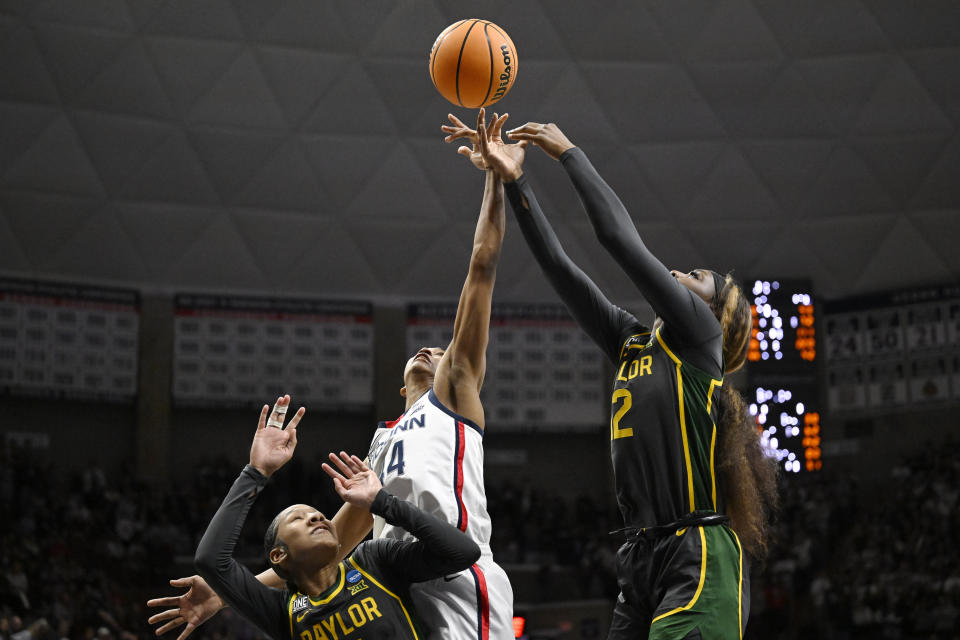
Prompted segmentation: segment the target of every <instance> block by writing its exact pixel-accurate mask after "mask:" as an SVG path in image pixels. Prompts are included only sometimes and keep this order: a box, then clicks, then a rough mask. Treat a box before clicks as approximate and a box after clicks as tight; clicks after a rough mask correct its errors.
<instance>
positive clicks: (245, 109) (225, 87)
mask: <svg viewBox="0 0 960 640" xmlns="http://www.w3.org/2000/svg"><path fill="white" fill-rule="evenodd" d="M187 118H188V120H189V121H190V122H198V123H199V122H203V123H209V124H213V123H217V124H228V125H232V126H237V127H250V128H261V129H284V128H286V125H287V124H288V123H286V122H285V121H284V118H283V112H282V110H281V109H280V105H278V104H277V99H276V98H275V97H274V95H273V91H271V89H270V86H269V84H268V83H267V81H266V80H265V79H264V77H263V73H262V72H261V70H260V65H259V64H258V63H257V59H256V58H255V57H254V55H253V52H251V51H245V52H243V53H242V54H240V57H239V58H237V59H236V60H234V61H233V63H232V64H231V65H230V66H229V67H228V68H227V69H226V70H225V71H224V72H223V75H221V76H220V77H219V78H218V79H217V80H216V81H215V82H214V83H213V86H212V87H210V90H209V91H207V92H206V93H205V94H203V95H202V96H201V97H200V98H199V99H198V100H197V101H196V102H195V103H194V105H193V107H192V108H191V109H190V111H189V113H188V114H187Z"/></svg>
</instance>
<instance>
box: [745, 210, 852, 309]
mask: <svg viewBox="0 0 960 640" xmlns="http://www.w3.org/2000/svg"><path fill="white" fill-rule="evenodd" d="M748 276H749V277H751V278H760V277H763V278H807V279H810V280H813V281H814V283H815V286H814V289H815V290H816V291H817V293H818V294H823V295H826V296H827V297H835V296H836V294H837V292H838V291H843V290H844V289H847V288H849V286H850V282H851V281H852V279H853V277H851V276H850V275H849V274H846V273H843V272H841V273H835V272H831V271H829V270H828V269H826V268H825V267H824V266H823V265H822V264H821V263H820V261H819V260H818V259H817V258H816V256H815V254H813V252H811V250H810V248H809V247H808V246H807V244H806V242H805V240H804V238H800V237H799V236H798V235H797V233H796V230H795V229H794V228H793V227H790V226H788V227H785V228H783V229H781V231H780V232H779V233H777V234H775V235H773V236H772V237H770V238H768V239H767V242H766V246H765V251H764V253H763V255H761V256H760V257H759V258H758V259H757V260H756V262H754V263H753V264H752V265H750V268H749V270H746V269H745V270H744V271H741V272H739V276H738V277H739V278H740V280H741V282H743V281H745V280H746V278H747V277H748Z"/></svg>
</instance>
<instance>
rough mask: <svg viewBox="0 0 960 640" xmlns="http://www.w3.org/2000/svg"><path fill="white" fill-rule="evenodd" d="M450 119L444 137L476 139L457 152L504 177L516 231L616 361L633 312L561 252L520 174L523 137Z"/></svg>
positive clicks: (574, 312)
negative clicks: (505, 136) (509, 137)
mask: <svg viewBox="0 0 960 640" xmlns="http://www.w3.org/2000/svg"><path fill="white" fill-rule="evenodd" d="M504 119H505V117H504ZM450 120H451V122H452V123H453V125H454V126H449V125H448V126H444V127H442V130H443V131H444V132H446V133H448V134H449V135H448V136H447V138H446V141H447V142H452V141H453V140H456V139H460V138H467V139H470V140H472V141H474V149H473V150H471V149H469V148H468V147H460V149H458V153H460V154H462V155H465V156H468V157H470V159H471V161H472V162H473V164H474V165H476V166H479V167H490V168H493V169H494V170H495V171H496V172H497V174H498V175H500V176H501V177H502V178H503V180H504V181H505V191H506V195H507V197H508V198H509V199H510V204H511V206H512V208H513V211H514V213H515V214H516V216H517V221H518V222H519V224H520V230H521V231H522V232H523V237H524V239H526V241H527V244H528V245H529V246H530V249H531V251H532V252H533V254H534V257H535V258H536V259H537V262H538V263H539V264H540V268H541V269H542V270H543V272H544V274H545V275H546V276H547V279H548V280H549V281H550V283H551V284H552V285H553V287H554V289H555V290H556V291H557V293H558V294H559V296H560V298H561V299H562V300H563V302H564V304H566V306H567V308H568V309H569V310H570V313H571V314H572V315H573V316H574V318H575V319H576V320H577V322H578V323H579V324H580V326H581V327H582V328H583V329H584V331H586V332H587V334H588V335H589V336H590V337H591V338H592V339H593V340H594V342H596V343H597V344H598V345H599V346H600V348H601V349H602V350H603V352H604V353H606V354H607V357H609V358H610V359H611V360H614V361H616V360H617V358H618V356H619V350H620V342H621V340H622V337H623V333H624V331H625V329H627V328H628V327H630V326H633V325H636V324H638V323H637V321H636V319H635V318H634V317H633V316H632V315H630V314H629V313H627V312H626V311H624V310H623V309H620V308H619V307H616V306H614V305H613V304H611V303H610V301H609V300H607V298H606V296H604V295H603V293H602V292H601V291H600V289H599V287H597V286H596V284H594V282H593V281H592V280H590V278H588V277H587V275H586V274H585V273H584V272H583V271H582V270H581V269H580V268H579V267H578V266H577V265H576V264H574V263H573V261H572V260H571V259H570V258H569V256H567V254H566V252H565V251H564V250H563V247H562V246H561V245H560V242H559V240H558V239H557V235H556V233H555V232H554V231H553V228H552V227H551V226H550V223H549V222H548V221H547V218H546V216H544V215H543V211H542V209H541V208H540V205H539V203H538V202H537V198H536V196H535V195H534V194H533V189H532V188H531V187H530V185H529V184H528V183H527V181H526V177H525V176H524V175H523V170H522V165H523V159H524V148H525V147H526V145H527V141H521V142H520V143H519V144H515V145H507V144H504V143H503V140H502V139H501V138H500V137H497V138H491V137H489V136H483V135H480V134H481V129H480V128H479V127H478V128H477V129H476V130H473V129H470V128H468V127H466V126H465V125H464V124H463V123H462V122H460V121H459V120H458V119H456V118H455V117H453V116H450Z"/></svg>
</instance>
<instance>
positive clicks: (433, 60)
mask: <svg viewBox="0 0 960 640" xmlns="http://www.w3.org/2000/svg"><path fill="white" fill-rule="evenodd" d="M467 20H469V18H464V19H463V20H461V21H460V22H455V23H453V24H452V25H450V26H449V27H447V28H446V29H444V30H443V32H441V33H440V35H439V36H437V41H436V43H435V44H434V46H433V51H431V52H430V81H431V82H433V86H437V58H438V57H439V55H440V49H441V48H442V47H443V45H444V43H446V41H447V38H449V37H450V34H452V33H453V32H454V31H456V30H457V28H459V27H460V25H462V24H463V23H464V22H466V21H467Z"/></svg>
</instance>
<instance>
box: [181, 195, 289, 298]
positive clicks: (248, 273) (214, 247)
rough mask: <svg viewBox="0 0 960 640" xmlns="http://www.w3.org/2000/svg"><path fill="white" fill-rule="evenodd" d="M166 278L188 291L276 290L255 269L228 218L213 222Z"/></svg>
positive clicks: (220, 217)
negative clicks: (183, 285)
mask: <svg viewBox="0 0 960 640" xmlns="http://www.w3.org/2000/svg"><path fill="white" fill-rule="evenodd" d="M165 275H166V277H167V278H170V277H173V278H176V279H177V281H179V282H182V283H190V285H191V288H194V289H197V288H200V289H203V288H207V287H216V288H227V289H254V290H257V289H259V290H261V291H270V290H276V288H277V287H278V283H276V282H271V281H270V280H268V279H267V277H266V276H265V275H264V273H263V271H261V270H260V268H259V267H258V266H257V263H256V260H255V259H254V257H253V254H252V253H251V252H250V247H249V246H247V241H246V240H245V239H244V237H243V236H242V235H241V234H240V232H239V231H237V228H236V225H234V223H233V219H232V218H231V217H230V215H229V214H227V213H223V214H221V215H220V216H218V217H215V218H213V220H212V221H211V222H210V224H209V225H207V226H206V228H205V229H204V230H203V232H202V233H200V234H199V235H198V236H197V237H196V240H195V241H194V243H193V244H192V245H191V246H190V248H189V249H187V251H186V252H185V253H183V254H182V255H181V256H180V257H179V258H178V259H177V261H176V262H175V263H171V264H170V266H169V267H168V269H167V272H166V274H165Z"/></svg>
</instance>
